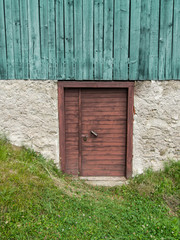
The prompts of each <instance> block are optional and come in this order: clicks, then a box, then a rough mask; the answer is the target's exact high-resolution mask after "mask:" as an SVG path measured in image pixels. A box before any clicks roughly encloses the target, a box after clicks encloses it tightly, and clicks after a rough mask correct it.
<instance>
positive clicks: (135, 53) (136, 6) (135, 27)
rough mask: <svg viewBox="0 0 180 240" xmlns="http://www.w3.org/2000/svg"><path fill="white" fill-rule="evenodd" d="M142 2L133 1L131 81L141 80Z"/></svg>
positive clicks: (139, 0) (138, 0)
mask: <svg viewBox="0 0 180 240" xmlns="http://www.w3.org/2000/svg"><path fill="white" fill-rule="evenodd" d="M140 14H141V0H133V1H131V23H130V24H131V25H130V62H129V79H130V80H138V79H139V44H140Z"/></svg>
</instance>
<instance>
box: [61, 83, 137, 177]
mask: <svg viewBox="0 0 180 240" xmlns="http://www.w3.org/2000/svg"><path fill="white" fill-rule="evenodd" d="M65 88H126V89H127V90H128V99H127V147H126V178H129V177H131V176H132V151H133V106H134V82H130V81H128V82H125V81H123V82H119V81H107V82H104V81H103V82H100V81H98V82H95V81H58V109H59V111H58V112H59V149H60V153H59V160H60V164H61V170H62V172H65V162H66V161H65V158H66V152H65V143H66V142H65V117H64V116H65V109H64V89H65Z"/></svg>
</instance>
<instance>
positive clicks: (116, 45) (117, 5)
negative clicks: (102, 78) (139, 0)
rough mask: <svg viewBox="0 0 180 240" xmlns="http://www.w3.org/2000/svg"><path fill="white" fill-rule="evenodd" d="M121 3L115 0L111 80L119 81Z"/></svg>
mask: <svg viewBox="0 0 180 240" xmlns="http://www.w3.org/2000/svg"><path fill="white" fill-rule="evenodd" d="M121 25H122V24H121V2H120V1H119V0H115V5H114V68H113V80H118V79H120V75H121V68H120V62H121V47H122V46H121V40H120V38H121Z"/></svg>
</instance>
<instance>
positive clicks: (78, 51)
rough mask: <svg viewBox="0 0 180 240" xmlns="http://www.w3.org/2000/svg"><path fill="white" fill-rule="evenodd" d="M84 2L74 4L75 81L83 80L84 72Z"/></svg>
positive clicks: (77, 0)
mask: <svg viewBox="0 0 180 240" xmlns="http://www.w3.org/2000/svg"><path fill="white" fill-rule="evenodd" d="M82 6H83V5H82V0H76V1H75V2H74V41H75V49H74V51H75V79H76V80H83V72H82Z"/></svg>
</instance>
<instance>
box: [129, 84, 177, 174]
mask: <svg viewBox="0 0 180 240" xmlns="http://www.w3.org/2000/svg"><path fill="white" fill-rule="evenodd" d="M134 107H135V115H134V129H133V133H134V134H133V175H135V174H137V173H142V172H143V170H144V169H146V168H148V167H152V168H153V169H154V170H158V169H160V168H162V166H163V162H164V161H166V160H168V159H178V158H180V119H179V114H180V81H137V82H136V83H135V93H134Z"/></svg>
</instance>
